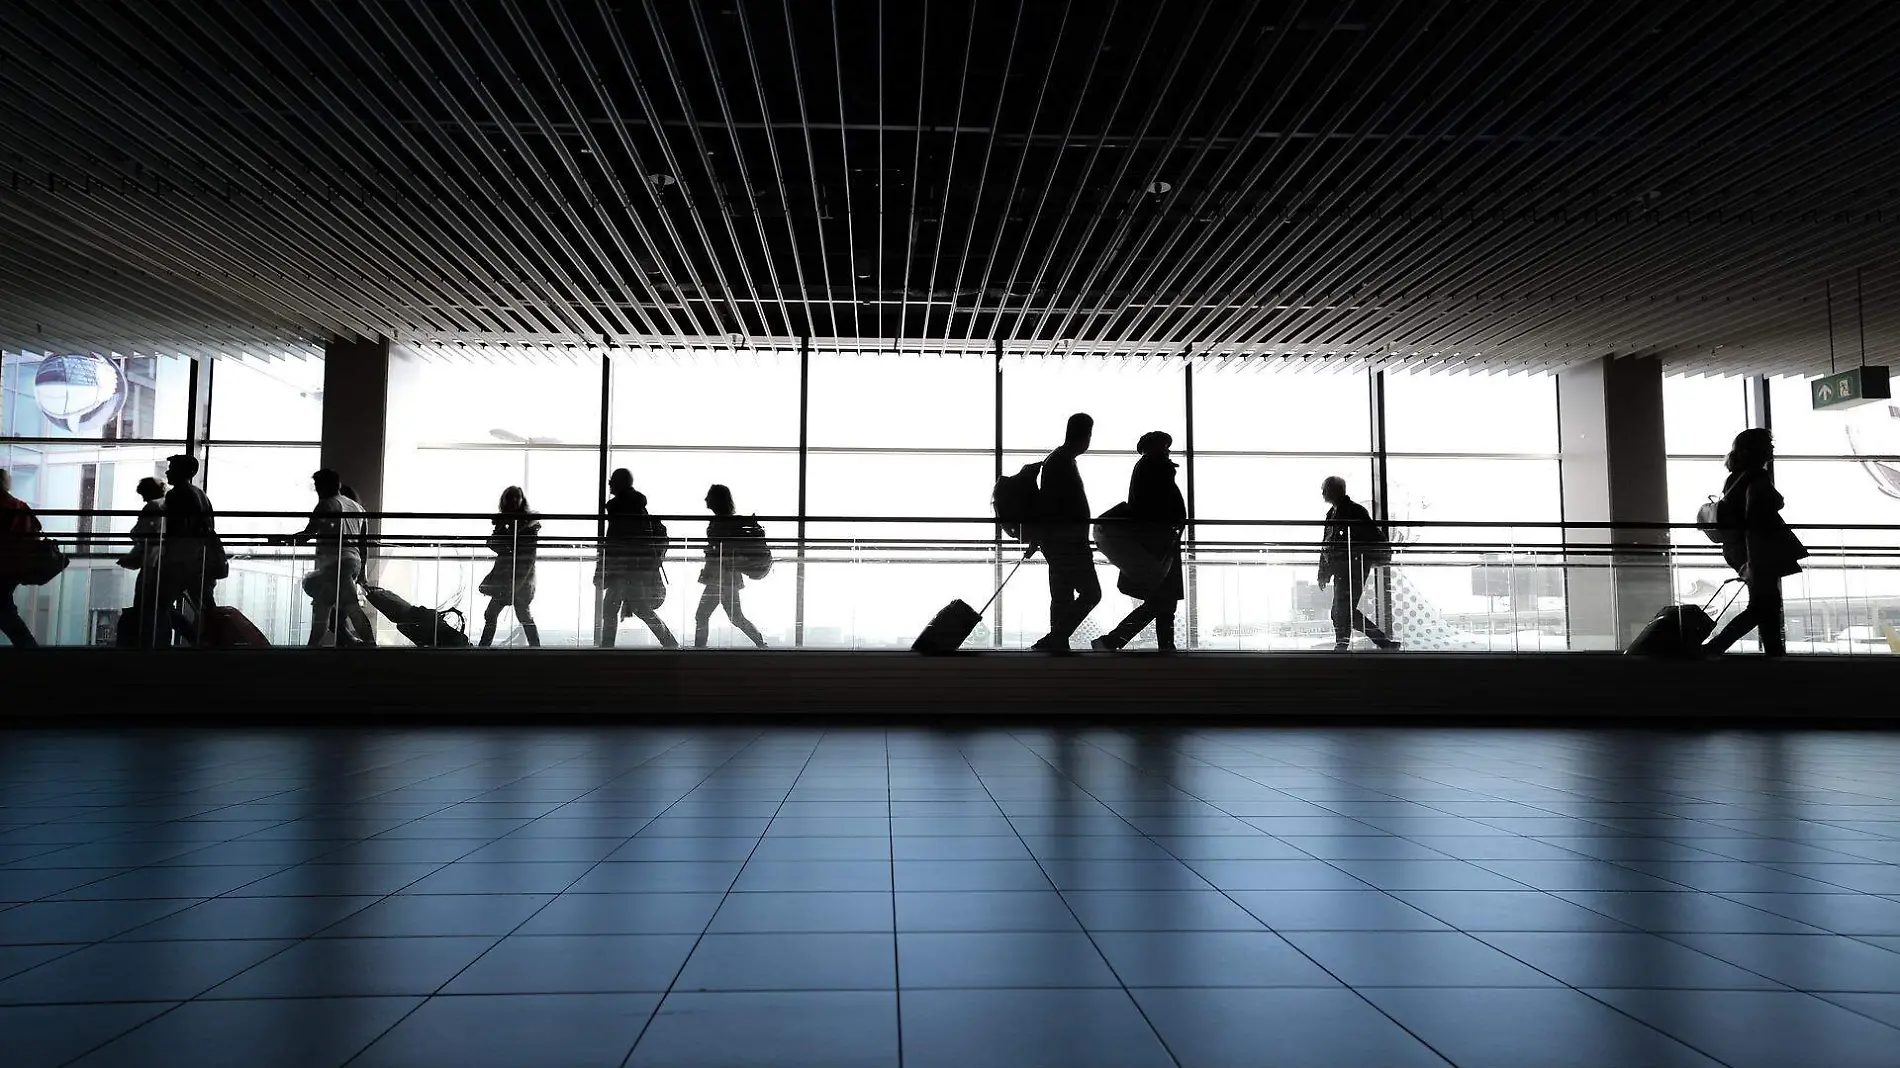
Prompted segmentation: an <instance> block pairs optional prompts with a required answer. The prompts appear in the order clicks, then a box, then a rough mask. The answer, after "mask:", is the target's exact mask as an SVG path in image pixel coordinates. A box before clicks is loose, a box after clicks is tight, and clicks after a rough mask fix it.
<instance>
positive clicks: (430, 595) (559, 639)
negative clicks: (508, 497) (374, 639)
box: [374, 448, 600, 647]
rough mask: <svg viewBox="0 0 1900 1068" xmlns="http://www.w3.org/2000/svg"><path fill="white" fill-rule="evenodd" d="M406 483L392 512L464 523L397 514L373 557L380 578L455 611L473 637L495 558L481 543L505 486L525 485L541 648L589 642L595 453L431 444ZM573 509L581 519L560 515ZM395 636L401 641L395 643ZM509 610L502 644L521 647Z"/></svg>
mask: <svg viewBox="0 0 1900 1068" xmlns="http://www.w3.org/2000/svg"><path fill="white" fill-rule="evenodd" d="M409 466H410V471H409V476H410V481H409V484H408V486H407V488H406V489H405V490H404V493H405V496H404V497H403V498H402V499H401V501H400V503H397V504H392V506H391V510H393V511H418V512H462V513H471V517H470V518H468V519H440V520H392V521H390V522H388V523H385V524H384V527H383V535H382V543H381V544H380V545H379V547H378V549H377V553H376V557H377V562H376V564H375V565H374V573H375V578H376V579H377V581H378V582H379V583H380V584H382V585H384V586H387V587H389V588H390V589H392V590H394V591H395V592H397V593H399V594H401V595H402V596H403V597H405V598H406V599H408V600H409V601H410V602H411V603H414V604H427V605H433V606H437V607H443V608H448V607H454V608H459V609H460V610H461V611H462V612H464V613H466V614H467V615H468V617H469V627H470V636H471V637H474V636H476V634H477V633H478V632H479V630H480V627H481V613H482V610H483V608H484V607H485V606H486V603H487V598H485V597H483V596H482V595H481V594H480V592H479V591H478V590H477V586H478V584H479V583H480V581H481V578H482V576H483V575H486V574H487V573H488V569H489V568H490V567H491V566H492V565H493V564H494V560H495V557H494V554H493V553H491V552H490V551H489V550H488V549H487V548H486V546H485V545H484V544H483V543H484V542H485V541H486V539H487V537H488V535H489V533H490V531H491V530H492V527H491V526H490V525H489V524H488V523H487V522H486V521H485V520H484V518H482V517H485V516H487V515H490V514H492V513H493V512H494V510H495V508H496V505H497V503H498V500H499V498H500V496H501V491H502V490H503V489H504V488H506V487H508V486H511V485H514V486H520V487H521V488H522V489H523V491H524V492H525V493H526V494H527V496H528V504H529V507H531V508H533V509H534V510H535V511H537V512H539V513H541V515H542V527H541V543H540V550H539V556H538V559H537V562H536V566H535V585H536V591H535V599H534V616H535V620H536V622H537V623H538V624H539V625H540V628H541V640H542V644H543V645H546V646H550V647H562V646H572V645H577V644H586V645H591V644H592V643H593V618H594V617H593V612H594V609H593V597H594V593H593V568H594V558H595V556H596V550H595V546H594V534H595V531H596V529H597V527H596V520H595V515H596V513H597V509H598V507H599V500H600V493H599V492H597V491H596V489H595V484H596V481H597V479H598V478H599V457H598V454H597V453H595V452H594V451H593V450H592V449H575V448H567V449H562V448H519V449H505V448H498V449H487V448H476V449H470V448H463V449H450V448H427V449H421V450H418V451H417V452H415V453H414V454H413V457H412V459H411V463H410V465H409ZM561 515H573V516H575V517H576V518H572V519H561V518H555V517H558V516H561ZM394 640H399V639H394ZM522 640H523V636H522V635H521V632H520V630H519V628H518V627H517V626H516V624H515V622H514V615H513V613H512V612H505V613H504V614H503V616H502V626H501V629H500V630H499V631H498V633H497V637H496V642H497V644H503V645H506V644H520V643H521V642H522Z"/></svg>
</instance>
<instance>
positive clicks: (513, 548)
mask: <svg viewBox="0 0 1900 1068" xmlns="http://www.w3.org/2000/svg"><path fill="white" fill-rule="evenodd" d="M496 507H497V511H496V514H495V530H494V533H492V534H490V535H489V536H488V548H489V551H491V552H493V553H494V554H495V566H494V567H492V568H490V569H489V571H488V575H487V576H486V577H484V578H483V579H482V581H481V584H480V585H479V586H477V587H476V589H477V590H479V591H480V592H481V593H483V594H484V595H486V596H487V597H488V608H487V609H486V610H485V611H483V612H482V640H481V644H482V645H483V646H489V645H493V644H494V643H495V622H496V621H497V620H499V619H500V618H501V610H502V609H504V608H507V607H509V606H510V605H512V606H514V610H515V620H516V622H518V623H520V624H521V633H522V634H524V635H526V636H527V639H528V644H529V645H531V646H538V645H540V644H541V628H539V627H537V626H535V625H534V612H533V610H532V606H533V604H534V562H535V555H536V552H537V551H538V549H539V548H540V544H541V520H539V519H538V518H536V517H535V514H534V513H533V512H532V511H530V510H529V508H528V495H527V494H526V493H523V492H522V491H521V487H520V486H509V487H508V488H507V489H505V490H502V491H501V501H500V503H499V504H498V505H497V506H496Z"/></svg>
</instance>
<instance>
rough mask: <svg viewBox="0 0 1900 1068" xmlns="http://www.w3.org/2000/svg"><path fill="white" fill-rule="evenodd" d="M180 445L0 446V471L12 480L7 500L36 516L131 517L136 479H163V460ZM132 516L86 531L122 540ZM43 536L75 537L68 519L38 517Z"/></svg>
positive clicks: (137, 504)
mask: <svg viewBox="0 0 1900 1068" xmlns="http://www.w3.org/2000/svg"><path fill="white" fill-rule="evenodd" d="M183 451H184V443H183V442H140V443H137V444H132V443H126V442H117V441H81V442H70V443H68V442H39V443H35V444H30V445H29V444H23V443H11V442H6V441H0V467H4V468H6V469H7V470H8V471H9V472H11V473H12V475H13V495H14V496H15V497H18V498H20V499H21V500H23V501H25V502H26V503H27V504H28V505H29V506H30V507H32V508H34V509H35V510H38V511H43V512H44V511H117V512H137V511H138V510H139V509H140V508H141V507H142V506H143V505H144V502H143V501H141V500H140V499H139V495H138V483H139V479H142V478H148V477H153V478H163V477H164V476H165V457H167V456H170V455H172V454H173V453H178V452H183ZM133 520H134V516H131V515H124V516H96V517H92V519H91V520H90V525H89V526H88V527H87V528H86V529H88V530H90V531H92V532H94V533H99V534H106V533H116V534H124V533H127V532H129V531H130V530H131V529H132V523H133ZM40 523H41V525H42V526H44V527H45V528H46V529H47V531H49V532H58V533H75V532H77V531H79V530H80V529H81V524H80V519H79V518H78V517H74V516H53V515H42V516H41V517H40Z"/></svg>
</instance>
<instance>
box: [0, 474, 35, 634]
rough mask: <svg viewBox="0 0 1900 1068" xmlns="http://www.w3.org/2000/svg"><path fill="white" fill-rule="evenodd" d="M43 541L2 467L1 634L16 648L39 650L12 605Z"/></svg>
mask: <svg viewBox="0 0 1900 1068" xmlns="http://www.w3.org/2000/svg"><path fill="white" fill-rule="evenodd" d="M39 540H40V520H39V517H38V516H36V515H34V514H33V509H31V508H29V507H27V503H26V502H25V501H23V500H21V499H20V498H18V497H15V496H14V495H13V474H12V472H10V471H8V470H7V469H6V468H4V467H0V634H4V635H6V636H7V641H9V642H11V643H13V647H14V648H15V649H34V648H38V646H39V644H40V643H39V642H37V641H35V640H34V639H33V632H32V631H30V630H28V629H27V628H26V620H25V619H22V618H21V617H20V607H19V606H18V605H16V604H14V603H13V596H14V594H15V593H17V592H19V589H20V585H21V583H22V581H23V580H24V579H25V578H26V572H27V570H28V567H29V566H30V564H31V562H32V559H33V551H34V549H35V547H36V546H37V545H38V544H39Z"/></svg>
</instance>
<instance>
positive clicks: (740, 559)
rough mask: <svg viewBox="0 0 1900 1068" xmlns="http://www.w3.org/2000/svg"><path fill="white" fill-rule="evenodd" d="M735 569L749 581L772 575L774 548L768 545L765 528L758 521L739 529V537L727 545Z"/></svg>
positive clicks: (748, 522)
mask: <svg viewBox="0 0 1900 1068" xmlns="http://www.w3.org/2000/svg"><path fill="white" fill-rule="evenodd" d="M726 551H727V552H729V553H731V554H732V557H733V567H734V568H736V569H737V570H738V572H739V574H741V575H744V576H745V577H746V578H749V579H762V578H764V577H765V576H767V575H769V574H771V573H772V546H770V545H769V544H767V543H766V540H765V528H764V527H762V526H760V525H759V521H758V520H756V519H748V520H746V521H745V523H744V524H743V525H741V526H740V527H739V533H738V535H737V536H736V537H735V538H734V539H733V540H732V541H728V542H727V543H726Z"/></svg>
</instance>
